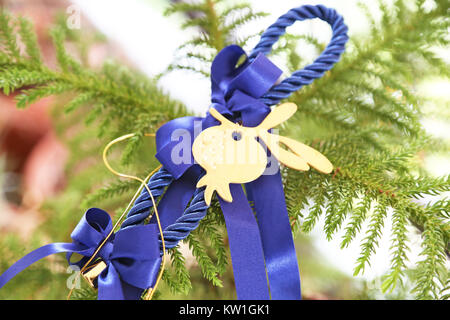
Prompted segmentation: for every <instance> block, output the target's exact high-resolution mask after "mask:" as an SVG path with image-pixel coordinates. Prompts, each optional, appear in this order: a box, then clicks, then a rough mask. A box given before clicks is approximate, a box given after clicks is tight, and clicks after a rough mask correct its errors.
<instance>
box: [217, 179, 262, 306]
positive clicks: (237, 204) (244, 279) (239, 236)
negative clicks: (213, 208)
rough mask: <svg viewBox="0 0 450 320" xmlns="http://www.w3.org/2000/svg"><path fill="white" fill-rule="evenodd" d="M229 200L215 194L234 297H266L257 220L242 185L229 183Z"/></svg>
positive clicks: (251, 298)
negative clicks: (224, 232)
mask: <svg viewBox="0 0 450 320" xmlns="http://www.w3.org/2000/svg"><path fill="white" fill-rule="evenodd" d="M230 189H231V194H232V196H233V202H231V203H230V202H226V201H224V200H222V199H221V198H220V197H219V201H220V206H221V208H222V211H223V215H224V217H225V224H226V227H227V232H228V239H229V244H230V252H231V263H232V265H233V274H234V281H235V286H236V292H237V297H238V299H240V300H268V299H269V298H270V296H269V289H268V286H267V277H266V270H265V265H264V255H263V250H262V244H261V238H260V234H259V230H258V224H257V223H256V219H255V217H254V215H253V212H252V209H251V208H250V205H249V203H248V201H247V198H246V197H245V194H244V191H243V190H242V186H241V185H239V184H231V185H230Z"/></svg>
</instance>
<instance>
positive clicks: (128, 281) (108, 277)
mask: <svg viewBox="0 0 450 320" xmlns="http://www.w3.org/2000/svg"><path fill="white" fill-rule="evenodd" d="M112 228H113V225H112V221H111V218H110V216H109V214H108V213H107V212H105V211H103V210H101V209H98V208H91V209H89V210H87V211H86V213H85V214H84V216H83V218H82V219H81V220H80V222H79V223H78V225H77V226H76V227H75V229H74V230H73V232H72V234H71V238H72V240H73V241H72V243H52V244H48V245H46V246H43V247H41V248H39V249H36V250H34V251H32V252H30V253H29V254H27V255H26V256H24V257H23V258H22V259H20V260H19V261H17V262H16V263H15V264H13V265H12V266H11V267H10V268H9V269H8V270H6V271H5V273H3V274H2V275H1V276H0V288H1V287H3V286H4V285H5V284H6V283H7V282H8V281H9V280H11V279H12V278H13V277H14V276H16V275H17V274H18V273H19V272H21V271H22V270H24V269H25V268H27V267H28V266H30V265H31V264H33V263H34V262H36V261H38V260H40V259H42V258H44V257H46V256H49V255H51V254H54V253H59V252H67V253H68V255H67V258H68V261H69V263H70V264H71V265H77V266H79V267H81V266H83V265H84V264H85V263H86V262H87V261H88V259H89V258H90V257H91V256H92V255H93V254H94V253H95V251H96V249H97V248H98V247H99V245H100V244H101V243H102V242H103V241H104V240H105V239H106V237H107V236H108V235H109V233H110V232H111V231H112ZM158 235H159V232H158V228H157V226H156V225H154V224H148V225H141V226H136V227H132V228H127V229H123V230H120V231H118V232H117V233H115V234H112V235H111V237H109V238H108V240H107V241H106V243H105V244H104V245H103V247H102V248H101V250H100V251H99V252H98V254H97V257H100V258H102V260H103V261H104V262H105V263H106V268H105V269H104V270H103V271H102V272H101V274H100V275H99V277H98V298H99V299H100V300H124V299H125V300H135V299H139V298H140V296H141V294H142V292H143V291H144V290H145V289H147V288H150V287H152V286H153V284H154V283H155V280H156V277H157V275H158V270H159V268H160V264H161V256H160V255H161V254H160V248H159V241H158V239H159V237H158ZM73 253H78V254H80V255H82V256H83V258H82V259H81V260H80V261H78V262H76V263H71V262H70V257H71V255H72V254H73Z"/></svg>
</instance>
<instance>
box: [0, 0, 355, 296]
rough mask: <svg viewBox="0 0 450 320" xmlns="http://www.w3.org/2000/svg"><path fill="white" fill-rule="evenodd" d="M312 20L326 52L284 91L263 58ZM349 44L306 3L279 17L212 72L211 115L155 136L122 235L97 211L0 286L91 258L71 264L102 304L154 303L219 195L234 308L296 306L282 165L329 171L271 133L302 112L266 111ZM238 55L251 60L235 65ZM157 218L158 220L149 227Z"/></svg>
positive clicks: (223, 55)
mask: <svg viewBox="0 0 450 320" xmlns="http://www.w3.org/2000/svg"><path fill="white" fill-rule="evenodd" d="M313 18H319V19H321V20H324V21H326V22H327V23H329V24H330V25H331V27H332V32H333V33H332V38H331V41H330V44H329V45H328V46H327V47H326V49H325V50H324V52H322V54H321V55H320V56H319V57H318V58H317V59H316V61H314V62H313V63H312V64H311V65H308V66H306V67H305V68H304V69H303V70H299V71H296V72H294V73H293V74H292V75H291V76H290V77H288V78H286V79H284V80H283V81H281V82H280V83H278V80H279V78H280V76H281V74H282V72H281V70H280V69H279V68H278V67H276V66H275V65H274V64H273V63H272V62H271V61H270V60H269V59H268V58H267V57H266V54H268V53H270V51H271V48H272V45H273V44H274V43H275V42H276V41H277V40H278V38H279V37H280V36H281V35H282V34H284V32H285V29H286V28H287V27H288V26H290V25H292V24H293V23H294V22H296V21H302V20H306V19H313ZM347 40H348V37H347V27H346V26H345V24H344V22H343V19H342V17H341V16H340V15H339V14H338V13H337V12H336V11H335V10H333V9H329V8H326V7H324V6H321V5H318V6H309V5H308V6H302V7H299V8H295V9H292V10H290V11H289V12H287V13H286V14H284V15H282V16H281V17H280V18H279V19H278V20H277V21H276V22H275V23H274V24H273V25H271V26H270V27H269V28H268V29H267V30H266V31H265V32H264V33H263V34H262V36H261V40H260V42H259V43H258V45H257V46H256V47H255V48H254V49H253V51H252V52H251V54H250V55H249V56H248V57H247V56H246V54H245V52H244V50H243V49H242V48H240V47H239V46H236V45H231V46H228V47H225V48H224V49H223V50H221V51H220V52H219V53H218V54H217V56H216V57H215V59H214V61H213V63H212V66H211V82H212V85H211V88H212V94H211V100H212V105H211V107H210V109H209V113H208V114H207V115H206V117H204V118H201V117H184V118H178V119H174V120H172V121H169V122H168V123H166V124H164V125H163V126H161V127H160V128H159V129H158V131H157V132H156V146H157V154H156V157H157V159H158V160H159V161H160V162H161V164H162V168H161V169H160V170H159V171H158V172H156V173H155V174H153V175H152V176H151V177H150V179H149V180H148V181H145V182H144V181H143V180H140V179H138V178H135V179H136V180H139V181H142V182H144V186H145V188H143V189H142V192H141V193H140V194H139V195H138V196H137V197H136V199H133V200H132V202H133V201H134V203H133V206H132V208H131V209H130V210H129V211H126V213H127V217H126V219H125V220H124V221H123V223H122V224H121V226H120V230H119V231H117V232H116V233H114V228H112V226H111V221H110V218H109V216H108V215H107V213H106V212H104V211H102V210H100V209H90V210H88V212H86V214H85V216H84V217H83V219H82V221H81V222H80V223H79V225H78V226H77V227H76V228H75V230H74V232H73V233H72V239H73V243H70V244H66V243H63V244H58V243H56V244H51V245H48V246H44V247H42V248H39V249H37V250H35V251H33V252H32V253H30V254H28V255H27V256H25V257H24V258H22V259H21V260H19V261H18V262H17V263H16V264H14V265H13V266H12V267H11V268H10V269H8V270H7V271H6V272H5V273H4V274H3V275H2V276H1V277H0V287H2V286H3V285H4V284H5V283H6V282H8V281H9V280H10V279H11V278H12V277H14V276H15V275H16V274H17V273H19V272H20V271H22V270H23V269H25V268H26V267H28V266H29V265H30V264H32V263H34V262H35V261H37V260H39V259H41V258H43V257H45V256H48V255H50V254H53V253H57V252H69V253H73V252H76V253H79V254H81V255H83V256H84V258H83V259H82V260H81V261H79V262H77V263H75V264H76V265H77V266H79V267H81V268H82V272H83V273H84V276H85V277H87V278H88V279H89V282H90V283H91V284H92V285H95V286H98V292H99V299H138V298H139V297H141V295H142V294H143V293H144V292H145V290H147V289H150V290H148V291H147V292H150V294H148V295H146V297H149V298H150V297H151V294H152V293H153V292H154V289H155V287H156V285H157V283H158V281H159V279H160V277H161V274H162V272H161V271H162V270H161V269H162V267H163V265H164V263H163V262H164V253H165V250H166V249H169V248H173V247H175V246H176V245H177V244H178V242H179V241H180V240H183V239H185V238H186V237H187V236H188V235H189V233H190V232H191V231H192V230H194V229H195V228H197V226H198V224H199V222H200V220H201V219H203V218H204V217H205V215H206V213H207V210H208V207H209V204H210V203H211V199H212V196H213V192H214V191H215V190H217V192H218V197H217V198H218V201H219V203H220V207H221V209H222V212H223V215H224V219H225V223H226V228H227V233H228V239H229V246H230V252H231V260H232V266H233V273H234V281H235V285H236V291H237V296H238V299H255V300H258V299H260V300H264V299H301V290H300V275H299V268H298V264H297V256H296V252H295V247H294V243H293V239H292V232H291V227H290V223H289V217H288V213H287V208H286V203H285V197H284V191H283V184H282V179H281V174H280V170H279V165H278V162H277V160H278V161H280V162H281V163H283V164H284V165H286V166H288V167H291V168H294V169H297V170H308V169H309V167H310V166H311V167H313V168H315V169H317V170H319V171H320V172H323V173H329V172H331V170H332V164H331V163H330V162H329V161H328V160H327V158H326V157H325V156H323V155H322V154H320V153H319V152H317V151H316V150H314V149H312V148H311V147H308V146H306V145H304V144H301V143H299V142H297V141H295V140H292V139H289V138H286V137H282V136H279V135H276V134H274V133H272V132H269V130H270V129H272V128H273V127H275V126H277V125H278V124H280V123H282V122H283V121H285V120H287V119H288V118H289V117H291V116H292V115H293V114H294V113H295V111H296V110H297V107H296V105H295V104H292V103H285V104H282V105H280V106H278V107H276V108H274V110H271V108H270V106H272V105H277V104H278V103H279V102H280V101H281V100H283V99H286V98H288V97H289V96H290V95H291V94H292V93H294V92H295V91H297V90H299V89H300V88H301V87H302V86H304V85H307V84H310V83H311V82H312V81H313V80H314V79H316V78H320V77H321V76H323V74H324V73H325V72H326V71H328V70H330V69H331V68H332V67H333V65H334V64H335V63H336V62H337V61H338V60H339V58H340V55H341V54H342V52H343V51H344V49H345V44H346V42H347ZM242 56H245V57H246V59H245V61H244V62H243V63H240V64H239V62H240V61H241V58H242ZM237 65H239V66H238V67H236V66H237ZM180 130H181V131H182V132H184V133H187V134H188V136H189V139H187V140H189V141H188V142H187V144H188V148H184V149H183V150H187V151H188V153H190V152H191V151H192V152H191V154H188V155H187V156H186V155H183V157H182V159H181V161H180V157H177V156H178V155H179V154H178V153H179V150H180V146H179V145H180V143H186V141H179V140H178V138H176V139H174V137H176V136H177V135H174V132H178V131H180ZM131 136H133V135H127V136H124V137H121V138H118V139H116V140H115V141H120V140H123V139H125V138H129V137H131ZM115 141H114V142H115ZM108 146H109V145H108ZM265 147H267V148H268V149H269V151H270V154H269V153H268V152H267V150H266V149H265ZM282 147H287V148H288V149H289V150H286V149H284V148H282ZM194 159H195V160H196V161H197V163H196V162H195V161H194ZM269 163H270V168H269V167H268V166H267V165H268V164H269ZM108 168H110V167H109V165H108ZM269 169H270V170H269ZM110 170H111V171H113V170H112V169H111V168H110ZM205 170H206V173H205ZM113 172H114V171H113ZM116 174H118V173H116ZM118 175H120V174H118ZM121 176H124V177H130V176H126V175H121ZM241 184H245V192H244V189H243V186H242V185H241ZM159 198H161V199H160V200H159V203H158V206H157V207H156V202H155V201H156V200H158V199H159ZM250 202H252V203H253V207H251V206H250V204H249V203H250ZM152 208H153V210H154V213H155V214H154V215H153V216H152V217H151V218H150V222H149V223H148V224H146V225H143V224H144V223H145V222H146V220H147V218H149V215H150V214H151V212H152V210H151V209H152ZM255 216H256V217H255ZM119 221H120V219H119ZM68 261H69V263H71V262H70V254H69V256H68ZM125 262H126V263H125ZM92 263H93V264H92ZM98 263H100V264H98ZM71 264H72V265H73V264H74V263H71ZM87 269H89V270H87ZM158 270H159V272H158ZM84 271H87V272H84ZM269 288H270V290H269Z"/></svg>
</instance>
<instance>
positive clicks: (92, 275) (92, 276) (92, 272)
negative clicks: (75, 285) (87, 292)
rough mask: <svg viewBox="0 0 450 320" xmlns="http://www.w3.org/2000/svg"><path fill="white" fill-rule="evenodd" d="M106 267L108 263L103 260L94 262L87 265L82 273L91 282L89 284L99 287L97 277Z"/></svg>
mask: <svg viewBox="0 0 450 320" xmlns="http://www.w3.org/2000/svg"><path fill="white" fill-rule="evenodd" d="M105 269H106V263H105V262H104V261H103V260H99V261H96V262H94V263H93V264H92V265H89V266H88V267H86V270H84V271H83V272H82V273H81V275H82V276H83V278H84V279H85V280H86V281H87V282H88V283H89V285H90V286H91V287H92V288H94V289H96V288H97V281H96V280H97V278H98V276H99V275H100V273H102V271H103V270H105Z"/></svg>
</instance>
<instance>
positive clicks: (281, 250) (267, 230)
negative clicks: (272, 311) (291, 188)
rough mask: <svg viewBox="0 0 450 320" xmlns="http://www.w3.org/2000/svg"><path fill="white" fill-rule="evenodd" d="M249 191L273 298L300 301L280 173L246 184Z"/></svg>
mask: <svg viewBox="0 0 450 320" xmlns="http://www.w3.org/2000/svg"><path fill="white" fill-rule="evenodd" d="M277 165H278V164H277ZM246 191H247V196H248V198H249V200H251V201H254V205H255V211H256V217H257V219H258V226H259V231H260V234H261V239H262V245H263V248H264V257H265V261H266V268H267V275H268V278H269V287H270V295H271V298H272V299H273V300H300V299H301V288H300V274H299V268H298V263H297V255H296V252H295V246H294V241H293V238H292V231H291V225H290V222H289V215H288V212H287V208H286V201H285V198H284V191H283V183H282V181H281V175H280V171H279V170H278V172H277V173H276V174H274V175H262V176H261V177H259V178H258V179H257V180H255V181H252V182H250V183H248V184H246Z"/></svg>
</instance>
